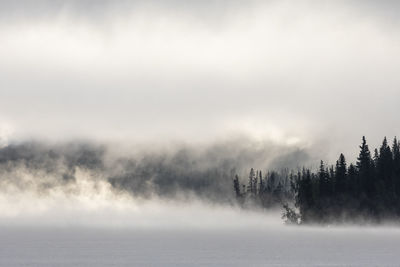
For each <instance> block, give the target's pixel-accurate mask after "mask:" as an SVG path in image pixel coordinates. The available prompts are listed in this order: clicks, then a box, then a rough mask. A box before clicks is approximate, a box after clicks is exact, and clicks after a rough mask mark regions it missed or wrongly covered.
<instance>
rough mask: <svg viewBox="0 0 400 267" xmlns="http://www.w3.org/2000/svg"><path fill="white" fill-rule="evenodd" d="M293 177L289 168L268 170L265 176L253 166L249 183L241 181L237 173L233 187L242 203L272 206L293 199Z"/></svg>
mask: <svg viewBox="0 0 400 267" xmlns="http://www.w3.org/2000/svg"><path fill="white" fill-rule="evenodd" d="M291 179H293V177H292V176H291V175H289V172H288V170H281V171H280V172H276V171H271V172H267V174H266V175H265V177H263V174H262V171H261V170H260V171H258V170H254V169H253V168H251V170H250V173H249V178H248V181H247V184H242V183H240V179H239V176H238V175H236V176H235V178H234V179H233V188H234V190H235V194H236V198H237V200H238V201H239V203H240V204H242V205H247V204H250V205H254V204H257V205H261V206H262V207H265V208H270V207H273V206H277V205H282V203H286V202H287V201H290V199H293V190H292V184H293V182H292V181H291Z"/></svg>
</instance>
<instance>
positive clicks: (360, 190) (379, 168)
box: [234, 137, 400, 224]
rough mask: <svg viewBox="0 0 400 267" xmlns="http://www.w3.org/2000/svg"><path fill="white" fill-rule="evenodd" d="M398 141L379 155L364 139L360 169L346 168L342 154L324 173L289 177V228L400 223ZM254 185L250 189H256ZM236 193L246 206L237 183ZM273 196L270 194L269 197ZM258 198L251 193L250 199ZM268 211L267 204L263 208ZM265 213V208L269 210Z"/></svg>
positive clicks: (357, 166)
mask: <svg viewBox="0 0 400 267" xmlns="http://www.w3.org/2000/svg"><path fill="white" fill-rule="evenodd" d="M399 146H400V145H399V142H398V141H397V139H396V138H394V140H393V142H392V144H391V145H389V144H388V142H387V139H386V137H385V138H384V140H383V142H382V145H381V146H380V148H379V149H375V150H374V151H373V155H371V152H370V150H369V148H368V145H367V142H366V139H365V137H363V138H362V144H361V146H360V153H359V156H358V158H357V162H356V164H349V165H348V164H347V162H346V158H345V156H344V155H343V154H340V156H339V159H338V160H337V161H336V164H335V165H331V166H325V164H324V162H323V161H321V163H320V166H319V169H318V170H317V171H312V170H310V169H306V168H303V169H302V170H299V171H297V172H296V173H293V172H291V173H290V174H289V175H288V177H289V178H288V181H289V182H290V186H289V188H288V189H287V192H285V196H287V197H290V196H292V199H291V200H290V199H289V200H288V201H287V203H291V204H293V205H294V208H291V207H289V206H290V205H289V204H287V203H284V204H283V207H284V210H285V211H284V214H283V218H284V219H285V220H286V221H287V222H290V223H296V224H298V223H302V224H304V223H321V224H327V223H341V222H370V223H379V222H381V221H383V220H398V219H399V218H400V149H399ZM251 180H252V179H250V180H249V185H251V184H252V183H251V182H250V181H251ZM234 189H235V192H236V195H237V196H238V199H239V200H240V201H242V198H243V193H242V191H238V178H237V177H236V178H235V179H234ZM270 193H271V191H268V194H270ZM248 194H253V191H251V190H249V186H248V187H247V188H246V193H245V195H246V196H247V195H248ZM261 204H262V205H263V206H265V205H264V202H261ZM265 207H266V206H265Z"/></svg>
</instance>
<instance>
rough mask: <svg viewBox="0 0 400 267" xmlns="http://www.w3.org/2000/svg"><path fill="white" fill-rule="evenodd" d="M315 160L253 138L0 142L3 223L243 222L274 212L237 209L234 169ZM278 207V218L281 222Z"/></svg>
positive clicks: (302, 152) (298, 150)
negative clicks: (163, 142)
mask: <svg viewBox="0 0 400 267" xmlns="http://www.w3.org/2000/svg"><path fill="white" fill-rule="evenodd" d="M239 141H240V142H239ZM309 160H310V156H309V153H308V152H307V150H306V149H304V148H303V149H302V148H298V147H293V146H279V145H274V144H273V143H269V142H263V143H259V142H254V141H251V140H249V139H241V140H237V139H235V140H231V141H224V142H219V143H214V144H208V145H203V146H200V145H199V146H197V147H196V146H188V145H183V144H182V145H171V146H169V147H164V148H160V149H158V150H157V149H156V148H154V147H152V148H148V149H145V147H143V146H141V147H137V148H136V149H135V146H133V145H132V146H129V145H125V146H123V145H121V144H120V145H115V144H114V145H111V144H95V143H87V142H71V143H63V144H48V143H44V142H24V143H19V144H9V145H7V146H5V147H3V148H2V149H0V207H1V209H2V211H3V212H2V214H1V215H0V216H1V218H0V219H1V221H0V223H5V224H45V225H47V224H50V225H51V224H56V225H69V224H71V225H74V224H78V225H79V224H90V223H93V224H94V225H111V226H112V225H133V226H137V227H140V226H145V225H146V226H151V225H153V226H155V225H158V226H160V227H170V226H174V225H186V226H190V225H192V226H194V227H200V226H201V227H206V226H211V225H214V224H218V221H220V220H226V219H228V218H230V219H232V220H234V221H235V222H236V223H237V225H240V224H241V222H242V223H244V224H246V223H252V224H263V223H266V222H267V221H270V220H269V219H268V218H267V217H268V216H269V217H270V215H266V214H261V213H257V212H255V211H246V213H247V214H248V215H246V216H239V215H238V214H239V213H243V212H245V211H243V210H240V208H239V207H237V203H236V199H235V196H234V191H233V185H232V179H233V177H234V175H235V174H236V173H239V174H241V173H242V174H244V175H247V172H248V169H249V166H252V165H254V164H256V165H258V166H259V167H260V168H267V167H269V166H274V167H276V168H283V167H288V166H289V167H292V168H296V167H299V166H301V165H304V164H307V163H308V161H309ZM279 213H280V211H277V213H276V214H275V216H273V217H274V218H275V219H274V220H272V221H275V222H279V223H281V222H280V215H279ZM249 214H250V215H249ZM194 215H195V216H196V217H198V218H202V219H201V221H197V220H193V216H194ZM240 218H242V219H240ZM243 220H244V221H246V223H245V222H244V221H243ZM236 223H235V224H236Z"/></svg>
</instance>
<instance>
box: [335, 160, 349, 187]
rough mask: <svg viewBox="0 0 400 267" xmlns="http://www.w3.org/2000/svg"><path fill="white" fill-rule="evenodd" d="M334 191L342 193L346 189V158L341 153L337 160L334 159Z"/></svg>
mask: <svg viewBox="0 0 400 267" xmlns="http://www.w3.org/2000/svg"><path fill="white" fill-rule="evenodd" d="M335 170H336V171H335V174H336V176H335V178H336V179H335V181H336V182H335V192H336V193H337V194H343V193H345V191H346V182H347V181H346V175H347V167H346V159H345V157H344V155H343V154H340V157H339V160H338V161H336V169H335Z"/></svg>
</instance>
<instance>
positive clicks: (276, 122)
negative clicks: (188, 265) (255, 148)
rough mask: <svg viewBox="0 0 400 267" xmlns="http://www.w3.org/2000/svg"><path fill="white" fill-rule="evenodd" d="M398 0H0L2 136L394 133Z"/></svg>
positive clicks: (299, 138)
mask: <svg viewBox="0 0 400 267" xmlns="http://www.w3.org/2000/svg"><path fill="white" fill-rule="evenodd" d="M399 12H400V4H399V3H398V2H396V1H379V2H378V1H372V0H371V1H222V0H221V1H211V0H209V1H178V0H167V1H155V0H154V1H11V0H10V1H1V0H0V135H1V136H2V137H3V139H4V138H7V136H8V137H10V136H13V137H14V138H17V139H18V138H30V137H43V138H53V139H54V138H55V139H63V138H76V137H85V138H96V139H107V140H108V139H126V138H132V139H135V140H150V141H151V140H158V141H159V140H170V139H182V140H185V141H189V140H207V139H210V138H211V139H213V138H221V137H223V136H227V135H228V136H229V135H232V134H234V133H237V132H240V133H245V134H248V135H250V136H253V137H255V138H258V139H263V138H265V139H268V138H271V139H273V140H274V141H276V142H281V143H282V142H283V143H288V144H295V143H298V144H314V143H316V142H323V141H324V140H330V142H329V144H330V149H331V151H332V153H336V152H338V151H351V152H356V151H357V147H356V145H357V144H358V143H359V141H360V139H361V136H362V135H366V136H367V137H369V140H370V141H371V143H372V146H375V145H376V144H377V143H378V142H379V141H380V140H381V138H382V137H383V136H384V135H387V136H388V137H389V138H390V139H392V138H393V136H394V135H396V134H399V133H400V123H399V120H400V117H399V114H400V105H399V99H400V88H399V85H400V75H399V73H398V72H399V70H400V53H399V52H400V19H399V16H398V14H399Z"/></svg>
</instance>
